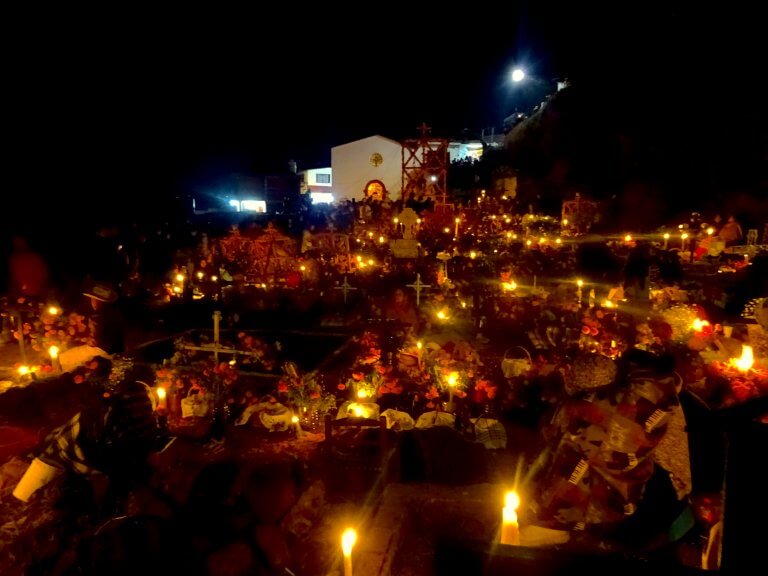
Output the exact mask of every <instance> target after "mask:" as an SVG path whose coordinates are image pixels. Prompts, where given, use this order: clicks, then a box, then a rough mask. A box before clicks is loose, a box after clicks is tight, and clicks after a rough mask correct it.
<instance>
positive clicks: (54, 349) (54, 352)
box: [48, 346, 59, 359]
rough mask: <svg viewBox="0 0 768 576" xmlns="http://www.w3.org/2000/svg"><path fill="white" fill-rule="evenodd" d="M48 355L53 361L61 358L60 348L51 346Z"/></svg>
mask: <svg viewBox="0 0 768 576" xmlns="http://www.w3.org/2000/svg"><path fill="white" fill-rule="evenodd" d="M48 354H49V355H50V356H51V358H52V359H56V358H58V357H59V347H58V346H51V347H50V348H48Z"/></svg>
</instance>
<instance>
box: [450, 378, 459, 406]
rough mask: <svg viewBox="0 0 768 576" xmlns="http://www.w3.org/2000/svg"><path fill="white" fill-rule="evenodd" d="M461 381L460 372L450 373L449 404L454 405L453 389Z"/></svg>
mask: <svg viewBox="0 0 768 576" xmlns="http://www.w3.org/2000/svg"><path fill="white" fill-rule="evenodd" d="M458 382H459V373H458V372H451V373H450V374H448V404H449V405H450V406H451V407H453V389H454V388H456V384H458Z"/></svg>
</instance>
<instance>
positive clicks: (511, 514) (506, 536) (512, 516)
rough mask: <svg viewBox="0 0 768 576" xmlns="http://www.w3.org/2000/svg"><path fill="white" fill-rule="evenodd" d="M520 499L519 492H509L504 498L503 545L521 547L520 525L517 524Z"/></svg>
mask: <svg viewBox="0 0 768 576" xmlns="http://www.w3.org/2000/svg"><path fill="white" fill-rule="evenodd" d="M519 506H520V497H519V496H518V495H517V492H515V491H512V492H507V494H506V495H505V496H504V508H503V509H502V511H501V543H502V544H509V545H511V546H519V545H520V525H519V524H518V522H517V509H518V507H519Z"/></svg>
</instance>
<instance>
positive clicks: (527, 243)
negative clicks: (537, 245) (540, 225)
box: [525, 240, 533, 246]
mask: <svg viewBox="0 0 768 576" xmlns="http://www.w3.org/2000/svg"><path fill="white" fill-rule="evenodd" d="M525 244H526V245H527V246H530V245H531V244H533V242H531V241H530V240H526V241H525Z"/></svg>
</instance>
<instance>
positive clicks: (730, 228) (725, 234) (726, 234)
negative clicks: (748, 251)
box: [717, 216, 744, 246]
mask: <svg viewBox="0 0 768 576" xmlns="http://www.w3.org/2000/svg"><path fill="white" fill-rule="evenodd" d="M717 235H718V236H720V238H722V239H723V241H724V242H725V245H726V246H733V245H734V244H739V243H740V242H741V240H742V239H743V238H744V233H743V232H742V230H741V225H740V224H739V223H738V222H737V221H736V217H735V216H729V217H728V222H726V223H725V226H723V227H722V228H721V229H720V231H719V232H718V233H717Z"/></svg>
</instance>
